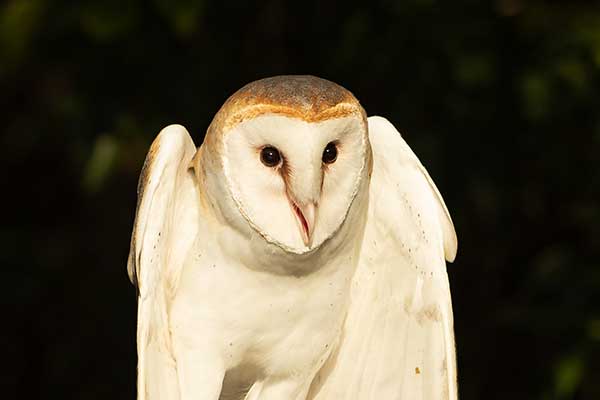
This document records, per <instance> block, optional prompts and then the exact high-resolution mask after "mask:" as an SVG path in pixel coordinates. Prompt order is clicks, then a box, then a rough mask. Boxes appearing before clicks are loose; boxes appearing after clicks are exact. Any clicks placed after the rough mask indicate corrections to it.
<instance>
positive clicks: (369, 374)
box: [309, 117, 457, 400]
mask: <svg viewBox="0 0 600 400" xmlns="http://www.w3.org/2000/svg"><path fill="white" fill-rule="evenodd" d="M369 138H370V142H371V146H372V150H373V173H372V176H371V184H370V189H369V190H370V193H369V210H368V219H367V225H366V229H365V236H364V240H363V245H362V249H361V259H360V262H359V266H358V269H357V271H356V273H355V276H354V279H353V286H352V292H351V302H350V308H349V312H348V315H347V317H346V321H345V325H344V330H343V334H342V338H341V340H340V345H339V347H338V348H337V351H336V352H334V354H333V355H332V357H330V359H329V360H328V361H327V363H326V364H325V366H324V367H323V368H322V370H321V371H320V372H319V374H318V375H317V377H316V378H315V381H314V382H313V385H312V388H311V394H310V396H309V398H310V399H319V400H326V399H333V398H335V399H345V400H350V399H352V400H364V399H411V400H412V399H426V400H442V399H445V400H446V399H447V400H450V399H456V398H457V387H456V361H455V350H454V334H453V319H452V303H451V299H450V288H449V283H448V275H447V272H446V265H445V259H447V260H448V261H452V260H454V257H455V255H456V248H457V239H456V234H455V231H454V227H453V224H452V220H451V218H450V214H449V213H448V210H447V208H446V206H445V204H444V201H443V199H442V197H441V195H440V193H439V191H438V190H437V188H436V187H435V185H434V183H433V181H432V180H431V178H430V177H429V175H428V174H427V171H426V170H425V168H424V167H423V166H422V165H421V163H420V162H419V160H418V158H417V157H416V156H415V154H414V153H413V152H412V151H411V149H410V148H409V147H408V145H407V144H406V143H405V142H404V140H403V139H402V137H401V136H400V134H399V133H398V131H397V130H396V129H395V128H394V126H393V125H392V124H391V123H389V122H388V121H387V120H386V119H384V118H381V117H370V118H369Z"/></svg>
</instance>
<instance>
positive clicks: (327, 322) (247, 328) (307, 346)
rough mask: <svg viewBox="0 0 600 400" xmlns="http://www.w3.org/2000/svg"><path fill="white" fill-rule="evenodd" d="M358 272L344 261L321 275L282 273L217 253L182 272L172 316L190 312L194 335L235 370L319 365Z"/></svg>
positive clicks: (188, 320)
mask: <svg viewBox="0 0 600 400" xmlns="http://www.w3.org/2000/svg"><path fill="white" fill-rule="evenodd" d="M351 271H352V266H351V265H342V264H340V265H336V266H334V267H331V268H329V269H326V270H325V271H320V273H317V274H308V275H306V276H297V277H296V276H281V275H273V274H267V273H264V272H259V271H254V270H251V269H248V268H245V267H243V266H241V265H236V263H233V262H231V260H226V259H224V258H221V257H218V256H213V257H210V258H206V259H203V260H195V262H194V261H192V262H190V263H188V264H187V265H186V268H185V269H184V271H183V275H182V277H181V282H180V286H179V290H178V295H177V299H176V301H175V302H174V308H173V313H174V314H179V315H183V316H185V322H184V324H183V325H185V326H187V328H186V329H188V330H189V336H190V337H197V338H202V340H203V341H204V342H206V341H210V342H211V346H213V347H214V348H216V349H218V350H219V352H220V353H221V354H222V357H223V359H224V360H225V362H226V363H227V364H229V366H230V367H233V366H235V365H239V364H243V363H248V364H256V365H262V366H264V367H265V368H267V369H272V370H273V371H282V370H293V369H296V368H302V367H303V366H308V365H315V363H319V361H321V359H323V358H324V357H326V356H327V354H328V353H329V351H330V349H331V347H333V346H334V344H335V340H336V338H337V336H338V333H339V330H340V328H341V324H342V321H343V318H344V315H345V311H346V306H347V301H348V294H349V286H350V285H349V282H350V280H351V279H350V276H351ZM179 320H180V321H182V320H183V318H179ZM178 325H179V326H182V324H181V323H179V324H178ZM186 336H187V335H186Z"/></svg>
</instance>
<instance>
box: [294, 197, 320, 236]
mask: <svg viewBox="0 0 600 400" xmlns="http://www.w3.org/2000/svg"><path fill="white" fill-rule="evenodd" d="M290 203H291V204H292V209H293V210H294V214H295V215H296V221H298V227H299V228H300V234H301V235H302V241H303V242H304V244H305V245H306V247H310V245H311V243H312V234H313V232H314V230H315V214H316V208H317V207H316V205H315V203H312V202H310V203H307V204H306V205H303V206H299V205H297V204H296V203H295V202H294V201H292V200H290Z"/></svg>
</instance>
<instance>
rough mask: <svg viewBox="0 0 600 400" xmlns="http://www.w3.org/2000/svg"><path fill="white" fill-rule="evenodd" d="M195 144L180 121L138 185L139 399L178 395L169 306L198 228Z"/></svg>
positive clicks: (133, 260) (134, 268)
mask: <svg viewBox="0 0 600 400" xmlns="http://www.w3.org/2000/svg"><path fill="white" fill-rule="evenodd" d="M195 152H196V147H195V146H194V142H193V141H192V139H191V137H190V135H189V133H188V132H187V131H186V129H185V128H184V127H182V126H180V125H171V126H168V127H166V128H164V129H163V130H162V131H161V132H160V133H159V135H158V136H157V138H156V139H155V140H154V142H153V143H152V146H151V147H150V150H149V151H148V155H147V156H146V161H145V162H144V167H143V169H142V173H141V175H140V180H139V183H138V204H137V211H136V215H135V222H134V226H133V234H132V236H131V248H130V251H129V259H128V262H127V271H128V273H129V278H130V279H131V281H132V282H133V284H134V285H136V286H137V288H138V291H139V297H138V325H137V350H138V386H137V389H138V399H140V400H144V399H164V400H174V399H179V389H178V384H177V371H176V367H175V361H174V360H173V357H172V354H171V342H170V332H169V327H168V304H169V302H170V299H171V298H172V297H173V294H174V292H175V290H176V289H177V283H178V280H179V276H180V272H181V267H182V264H183V261H184V259H185V256H186V255H187V253H188V251H189V249H190V247H191V246H192V242H193V240H194V238H195V236H196V233H197V230H198V222H199V219H198V218H199V215H198V197H197V193H196V185H195V183H194V182H195V181H194V177H193V172H192V171H191V170H190V169H189V166H190V162H191V160H192V157H193V156H194V154H195Z"/></svg>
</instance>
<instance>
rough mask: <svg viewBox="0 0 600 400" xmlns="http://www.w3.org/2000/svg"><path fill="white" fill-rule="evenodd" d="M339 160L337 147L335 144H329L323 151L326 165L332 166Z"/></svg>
mask: <svg viewBox="0 0 600 400" xmlns="http://www.w3.org/2000/svg"><path fill="white" fill-rule="evenodd" d="M336 159H337V146H336V145H335V143H334V142H329V143H328V144H327V146H325V150H323V162H324V163H325V164H332V163H334V162H335V160H336Z"/></svg>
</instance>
